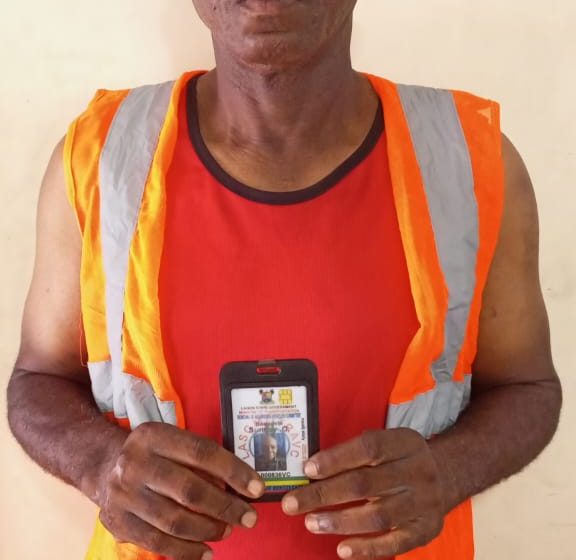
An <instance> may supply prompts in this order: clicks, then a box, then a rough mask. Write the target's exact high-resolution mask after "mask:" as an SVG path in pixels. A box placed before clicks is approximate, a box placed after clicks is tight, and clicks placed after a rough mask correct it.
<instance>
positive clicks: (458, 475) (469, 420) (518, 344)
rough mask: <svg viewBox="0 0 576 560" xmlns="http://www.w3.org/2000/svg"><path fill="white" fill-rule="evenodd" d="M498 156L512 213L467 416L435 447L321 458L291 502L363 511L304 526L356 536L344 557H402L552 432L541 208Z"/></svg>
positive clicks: (394, 437)
mask: <svg viewBox="0 0 576 560" xmlns="http://www.w3.org/2000/svg"><path fill="white" fill-rule="evenodd" d="M503 157H504V162H505V169H506V195H505V209H504V216H503V222H502V228H501V233H500V237H499V241H498V247H497V250H496V253H495V256H494V260H493V263H492V266H491V269H490V274H489V278H488V282H487V285H486V288H485V291H484V294H483V305H482V313H481V318H480V331H479V341H478V342H479V345H478V353H477V358H476V360H475V363H474V368H473V369H474V377H473V379H474V381H473V390H472V400H471V403H470V406H469V407H468V409H467V410H466V411H465V413H464V414H463V415H462V417H461V418H460V419H459V420H458V422H457V423H456V425H455V426H453V427H452V428H451V429H450V430H448V431H447V432H445V433H443V434H441V435H439V436H437V437H435V438H433V439H432V440H431V441H429V442H427V441H425V440H424V438H422V437H421V436H420V435H419V434H417V433H416V432H414V431H412V430H405V429H401V430H376V431H370V432H366V433H364V434H362V435H361V436H360V437H358V438H356V439H355V440H352V441H350V442H347V443H343V444H341V445H339V446H336V447H334V448H332V449H329V450H326V451H321V452H320V453H318V454H317V455H315V456H314V457H312V458H311V459H310V461H309V462H308V464H307V465H306V472H307V474H308V475H309V476H311V477H312V478H315V479H317V480H318V482H316V483H315V484H312V485H310V486H309V487H306V488H303V489H301V490H297V491H295V492H292V493H290V494H288V495H287V496H285V497H284V500H283V508H284V511H285V512H286V513H288V514H290V515H294V514H300V513H308V512H315V511H317V510H319V509H323V508H325V507H326V506H330V505H336V504H346V503H351V502H356V503H355V504H354V505H353V506H352V507H349V508H348V509H341V510H340V511H336V512H318V513H311V514H310V515H308V516H307V517H306V526H307V527H308V529H309V530H310V531H312V532H314V533H335V534H342V535H349V536H353V537H354V538H350V539H348V540H346V541H344V542H342V543H341V544H340V546H339V547H338V554H339V555H340V557H342V558H352V557H362V558H380V557H388V556H395V555H398V554H402V553H405V552H408V551H410V550H412V549H414V548H417V547H419V546H422V545H424V544H426V543H428V542H429V541H431V540H432V539H433V538H434V537H435V536H437V535H438V534H439V532H440V530H441V528H442V524H443V518H444V516H445V515H446V514H447V513H448V512H449V511H450V510H451V509H453V508H454V507H455V506H457V505H458V504H460V503H461V502H462V501H464V500H465V499H467V498H469V497H471V496H474V495H475V494H478V493H479V492H482V491H483V490H485V489H486V488H488V487H490V486H492V485H494V484H497V483H498V482H500V481H501V480H503V479H505V478H507V477H509V476H511V475H512V474H514V473H516V472H518V471H519V470H521V469H522V468H523V467H525V466H526V465H527V464H528V463H530V462H531V461H532V460H533V459H534V458H535V457H536V456H537V455H538V454H539V453H540V452H541V451H542V450H543V449H544V447H545V446H546V445H547V444H548V443H549V442H550V440H551V438H552V436H553V435H554V433H555V431H556V428H557V425H558V418H559V413H560V408H561V403H562V391H561V387H560V383H559V380H558V377H557V375H556V372H555V370H554V366H553V363H552V358H551V352H550V336H549V328H548V319H547V315H546V310H545V307H544V302H543V297H542V292H541V289H540V282H539V273H538V217H537V210H536V203H535V197H534V192H533V188H532V184H531V181H530V178H529V176H528V172H527V171H526V167H525V166H524V163H523V161H522V159H521V158H520V156H519V154H518V152H517V151H516V150H515V148H514V147H513V146H512V144H511V143H510V141H509V140H508V139H506V138H504V144H503ZM362 500H368V502H366V503H365V504H364V505H360V506H359V505H358V503H357V502H358V501H362ZM374 533H376V534H377V536H373V535H374ZM366 534H372V536H370V537H361V535H366Z"/></svg>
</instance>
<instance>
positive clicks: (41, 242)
mask: <svg viewBox="0 0 576 560" xmlns="http://www.w3.org/2000/svg"><path fill="white" fill-rule="evenodd" d="M62 152H63V141H62V142H60V143H59V144H58V146H57V147H56V149H55V150H54V153H53V155H52V158H51V160H50V163H49V165H48V168H47V170H46V174H45V176H44V180H43V182H42V188H41V190H40V198H39V202H38V214H37V224H36V260H35V263H34V273H33V277H32V283H31V285H30V290H29V293H28V297H27V300H26V304H25V308H24V317H23V322H22V339H21V347H20V352H19V355H18V358H17V361H16V365H15V367H14V373H13V375H12V378H11V380H10V383H9V385H8V421H9V423H10V427H11V429H12V432H13V433H14V435H15V436H16V438H17V439H18V440H19V442H20V444H21V445H22V447H23V448H24V450H25V451H26V452H27V453H28V455H30V457H32V458H33V459H34V460H35V461H36V462H37V463H39V464H40V465H41V466H42V467H43V468H44V469H45V470H47V471H48V472H50V473H51V474H53V475H56V476H58V477H59V478H61V479H63V480H64V481H66V482H67V483H69V484H72V485H74V486H75V487H77V488H79V489H80V490H81V491H82V492H83V493H84V494H86V495H87V496H88V497H90V498H91V499H92V500H93V501H95V502H98V501H99V499H98V495H97V491H98V486H99V481H98V480H97V478H98V472H99V471H100V466H101V465H102V463H103V462H104V461H106V460H107V459H108V456H109V455H110V453H109V451H110V450H111V449H113V448H114V443H115V442H123V441H124V439H125V438H126V434H125V433H124V432H123V431H122V430H121V429H120V428H118V427H117V426H114V425H112V424H111V423H109V422H107V421H106V419H105V418H104V417H103V416H102V414H101V413H100V411H99V410H98V407H97V406H96V403H95V402H94V399H93V397H92V393H91V390H90V378H89V376H88V370H87V368H86V367H84V366H83V365H82V356H83V355H85V349H84V346H83V343H82V341H81V336H80V332H81V328H80V325H81V317H80V254H81V243H82V241H81V236H80V231H79V228H78V224H77V223H76V219H75V216H74V213H73V211H72V209H71V207H70V205H69V203H68V201H67V200H66V191H65V188H64V184H65V183H64V171H63V165H62ZM78 449H82V450H83V452H82V453H76V452H75V451H76V450H78Z"/></svg>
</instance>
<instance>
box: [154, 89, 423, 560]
mask: <svg viewBox="0 0 576 560" xmlns="http://www.w3.org/2000/svg"><path fill="white" fill-rule="evenodd" d="M179 123H180V127H179V134H178V140H177V143H176V148H175V154H174V159H173V163H172V165H171V168H170V170H169V174H168V182H167V185H168V186H167V220H166V232H165V236H166V237H165V242H164V253H163V259H162V268H161V277H160V296H159V297H160V304H161V314H162V317H161V320H162V332H163V336H164V346H165V349H166V359H167V362H168V366H169V368H170V372H171V376H172V379H173V382H174V386H175V389H176V390H177V392H178V394H179V395H181V397H182V399H183V405H184V411H185V416H186V422H187V427H188V429H189V430H190V431H192V432H195V433H198V434H202V435H204V436H207V437H210V438H213V439H215V440H216V441H218V442H221V441H222V434H221V427H220V401H219V372H220V369H221V367H222V366H223V365H224V364H225V363H227V362H230V361H237V360H241V361H245V360H260V359H266V358H277V359H289V358H308V359H310V360H312V361H313V362H314V363H315V364H316V366H317V368H318V376H319V401H320V405H319V420H320V447H321V448H328V447H331V446H333V445H335V444H337V443H340V442H343V441H346V440H348V439H351V438H353V437H355V436H357V435H359V434H360V433H361V432H362V431H363V430H366V429H378V428H383V427H384V424H385V418H386V410H387V403H388V398H389V395H390V392H391V390H392V387H393V385H394V381H395V378H396V374H397V371H398V369H399V367H400V364H401V361H402V359H403V356H404V353H405V351H406V348H407V346H408V343H409V342H410V340H411V339H412V337H413V336H414V334H415V332H416V329H417V326H418V324H417V318H416V314H415V310H414V304H413V301H412V296H411V292H410V285H409V280H408V272H407V268H406V262H405V258H404V253H403V249H402V244H401V239H400V232H399V227H398V222H397V217H396V212H395V208H394V202H393V197H392V187H391V181H390V176H389V169H388V156H387V146H386V136H385V134H383V116H382V109H381V108H380V110H379V112H378V114H377V116H376V118H375V121H374V125H373V127H372V130H371V131H370V133H369V134H368V136H367V137H366V139H365V141H364V143H363V144H362V145H361V146H360V147H359V148H358V150H357V151H356V152H355V153H354V154H353V155H352V156H350V157H349V158H348V159H347V160H346V161H345V162H343V163H342V164H341V165H340V166H339V167H338V168H337V169H336V170H335V171H334V172H333V173H331V174H330V175H329V176H328V177H326V178H325V179H324V180H322V181H320V182H319V183H317V184H315V185H313V186H311V187H307V188H305V189H303V190H299V191H296V192H289V193H272V192H265V191H260V190H257V189H253V188H250V187H248V186H246V185H243V184H241V183H239V182H238V181H236V180H234V179H233V178H232V177H230V176H229V175H228V174H227V173H226V172H225V171H224V170H223V169H222V168H221V167H220V166H219V165H218V163H217V162H216V161H215V159H214V158H213V157H212V156H211V155H210V153H209V151H208V150H207V147H206V146H205V144H204V142H203V140H202V137H201V135H200V132H199V127H198V119H197V111H196V91H195V81H194V80H192V81H191V82H190V84H189V86H188V88H187V92H186V95H183V96H182V99H181V102H180V109H179ZM256 509H257V511H258V515H259V520H258V525H257V526H256V528H254V529H252V530H246V529H241V528H239V529H236V530H235V531H234V532H233V534H232V536H231V537H229V538H228V539H227V540H225V541H223V542H222V543H216V544H214V545H211V546H212V547H213V549H214V551H215V553H216V558H217V559H219V560H232V559H234V560H238V559H244V558H250V559H252V560H264V559H274V560H288V559H294V558H297V559H299V560H308V559H310V560H311V559H318V560H322V559H328V558H330V559H333V558H335V557H336V546H337V544H338V543H339V542H340V541H342V540H344V537H341V536H318V535H312V534H311V533H309V532H308V531H307V530H306V528H305V527H304V520H303V518H302V517H296V518H289V517H287V516H286V515H284V514H283V513H282V511H281V509H280V505H279V504H278V503H272V504H257V505H256Z"/></svg>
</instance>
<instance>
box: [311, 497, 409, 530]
mask: <svg viewBox="0 0 576 560" xmlns="http://www.w3.org/2000/svg"><path fill="white" fill-rule="evenodd" d="M415 513H416V508H415V503H414V499H413V494H412V493H411V492H408V491H406V492H401V493H399V494H395V495H394V496H388V497H386V498H382V499H380V500H376V501H374V502H370V503H368V504H365V505H362V506H358V507H353V508H349V509H345V510H340V511H326V512H322V513H317V514H311V515H308V516H306V521H305V522H306V528H307V529H308V530H309V531H310V532H312V533H316V534H336V535H366V534H369V533H382V532H383V531H390V529H392V528H393V527H398V526H400V525H402V524H404V523H405V522H407V521H409V520H411V519H414V517H415Z"/></svg>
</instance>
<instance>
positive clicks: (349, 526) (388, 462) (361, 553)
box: [282, 429, 446, 559]
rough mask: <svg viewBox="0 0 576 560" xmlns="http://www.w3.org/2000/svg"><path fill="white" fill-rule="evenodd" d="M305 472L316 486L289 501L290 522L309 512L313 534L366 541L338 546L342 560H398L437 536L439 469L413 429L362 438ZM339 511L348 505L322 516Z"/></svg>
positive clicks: (321, 456) (317, 459)
mask: <svg viewBox="0 0 576 560" xmlns="http://www.w3.org/2000/svg"><path fill="white" fill-rule="evenodd" d="M305 472H306V475H307V476H309V477H310V478H311V479H314V480H315V481H316V482H314V483H312V484H310V485H309V486H306V487H303V488H301V489H298V490H295V491H293V492H290V493H288V494H286V496H284V498H283V500H282V508H283V510H284V512H285V513H287V514H288V515H298V514H302V513H308V514H309V515H307V516H306V527H307V528H308V530H309V531H311V532H312V533H317V534H338V535H365V536H363V537H360V538H359V537H356V538H351V539H348V540H346V541H344V542H342V543H340V545H339V546H338V554H339V556H340V557H341V558H346V559H348V558H383V557H384V558H385V557H390V556H396V555H398V554H403V553H405V552H408V551H410V550H412V549H414V548H417V547H419V546H423V545H425V544H427V543H428V542H430V541H431V540H432V539H434V538H435V537H436V536H437V535H438V534H439V533H440V531H441V530H442V526H443V521H444V515H445V513H446V511H445V501H444V492H443V488H442V484H441V482H440V476H439V471H438V466H437V463H436V460H435V459H434V456H433V454H432V451H431V449H430V446H429V445H428V442H427V441H426V440H425V439H424V438H423V437H422V436H421V435H420V434H418V433H417V432H415V431H413V430H408V429H396V430H374V431H367V432H364V433H363V434H362V435H361V436H359V437H357V438H355V439H353V440H351V441H349V442H346V443H342V444H340V445H337V446H335V447H333V448H331V449H328V450H325V451H321V452H319V453H317V454H316V455H314V456H313V457H311V458H310V460H309V461H308V462H307V463H306V466H305ZM362 502H363V503H362ZM343 504H350V505H349V507H346V508H343V509H338V510H336V511H334V510H332V511H325V510H326V508H331V507H332V506H338V505H340V506H341V505H343ZM310 512H314V513H310Z"/></svg>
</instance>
